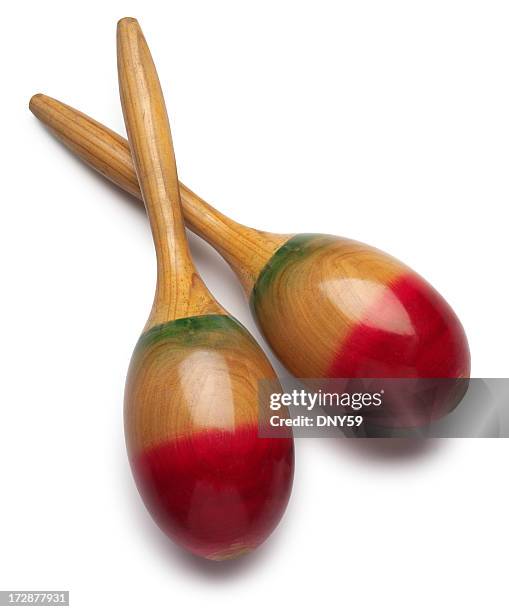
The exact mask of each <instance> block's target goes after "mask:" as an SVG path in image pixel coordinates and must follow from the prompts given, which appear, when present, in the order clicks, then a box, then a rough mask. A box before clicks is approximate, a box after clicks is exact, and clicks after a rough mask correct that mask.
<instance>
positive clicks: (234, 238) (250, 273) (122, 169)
mask: <svg viewBox="0 0 509 612" xmlns="http://www.w3.org/2000/svg"><path fill="white" fill-rule="evenodd" d="M30 110H31V111H32V113H33V114H34V115H35V116H36V117H37V118H38V119H39V120H40V121H42V123H44V124H45V125H46V126H48V127H49V128H50V130H51V131H52V132H53V133H54V134H55V136H56V137H57V138H58V139H59V140H60V141H61V142H63V144H65V146H66V147H68V148H69V149H70V150H71V151H72V152H73V153H75V154H76V155H77V156H78V157H79V158H80V159H82V160H83V161H84V162H85V163H86V164H88V165H89V166H91V167H92V168H94V169H95V170H97V171H98V172H99V173H100V174H102V175H103V176H104V177H105V178H107V179H109V180H110V181H112V182H113V183H115V185H117V186H119V187H121V188H122V189H124V191H127V192H128V193H130V194H131V195H133V196H135V197H136V198H138V199H140V200H141V199H142V196H141V191H140V187H139V184H138V178H137V176H136V171H135V169H134V165H133V161H132V158H131V151H130V149H129V143H128V142H127V140H126V139H125V138H122V136H120V135H119V134H116V133H115V132H114V131H112V130H110V129H109V128H107V127H106V126H104V125H102V124H101V123H99V122H98V121H95V120H94V119H92V118H91V117H89V116H88V115H85V114H84V113H82V112H80V111H78V110H76V109H75V108H72V107H71V106H68V105H67V104H64V103H63V102H60V101H58V100H55V99H54V98H51V97H49V96H46V95H44V94H36V95H34V96H33V97H32V98H31V100H30ZM179 185H180V197H181V204H182V210H183V213H184V219H185V222H186V225H187V227H188V228H189V229H190V230H191V231H193V232H194V233H195V234H198V236H201V237H202V238H204V239H205V240H206V241H207V242H209V243H210V244H211V245H212V246H213V247H214V248H215V249H216V250H218V251H219V252H220V253H221V254H222V255H223V257H224V258H225V259H226V260H227V261H228V262H229V263H230V265H231V266H232V267H233V268H234V270H235V272H236V274H237V275H238V277H239V279H240V281H241V283H242V285H243V287H244V289H245V291H246V293H247V294H248V295H249V294H250V292H251V289H252V287H253V284H254V282H255V280H256V278H258V275H259V272H260V270H261V269H262V268H263V267H264V266H265V264H266V262H267V261H268V259H269V258H270V257H271V256H272V254H273V253H274V252H275V251H276V250H277V249H278V248H279V247H280V246H281V245H282V244H284V243H285V242H286V241H287V240H288V238H289V237H290V236H289V235H282V234H272V233H268V232H262V231H259V230H256V229H253V228H250V227H246V226H245V225H241V224H240V223H236V222H235V221H233V220H232V219H229V218H228V217H226V216H225V215H223V214H221V213H220V212H219V211H218V210H216V209H215V208H213V207H212V206H210V204H208V203H207V202H205V201H204V200H202V199H201V198H200V197H199V196H197V195H196V194H195V193H193V192H192V191H191V190H190V189H189V188H188V187H186V186H185V185H184V184H183V183H179Z"/></svg>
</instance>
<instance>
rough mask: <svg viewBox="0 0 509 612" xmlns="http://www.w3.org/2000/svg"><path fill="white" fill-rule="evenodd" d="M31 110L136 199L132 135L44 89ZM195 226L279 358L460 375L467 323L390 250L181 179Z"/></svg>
mask: <svg viewBox="0 0 509 612" xmlns="http://www.w3.org/2000/svg"><path fill="white" fill-rule="evenodd" d="M30 108H31V110H32V112H33V113H34V114H35V115H36V116H37V117H38V118H39V119H41V121H43V122H44V123H45V124H46V125H48V126H49V127H50V128H51V130H52V131H53V132H54V133H55V134H56V136H57V137H58V138H59V139H60V140H62V141H63V142H64V144H66V145H67V146H68V147H69V148H70V149H71V150H73V151H74V152H75V153H76V154H77V155H78V156H79V157H81V158H82V159H83V160H84V161H85V162H86V163H88V164H89V165H90V166H92V167H93V168H95V169H96V170H98V171H99V172H100V173H101V174H103V175H104V176H105V177H107V178H108V179H110V180H111V181H113V182H114V183H116V184H117V185H119V186H120V187H122V188H123V189H125V190H126V191H128V192H129V193H131V194H134V195H135V196H137V197H140V191H139V187H138V184H137V181H136V175H135V173H134V170H133V166H132V162H131V161H130V154H129V147H128V144H127V142H126V141H125V140H124V139H123V138H122V137H120V136H119V135H117V134H115V133H114V132H112V131H111V130H109V129H108V128H106V127H104V126H103V125H101V124H99V123H97V122H96V121H94V120H93V119H91V118H90V117H87V116H86V115H84V114H82V113H80V112H79V111H76V110H74V109H72V108H71V107H69V106H67V105H64V104H62V103H60V102H58V101H56V100H53V99H51V98H48V97H47V96H43V95H42V94H38V95H36V96H34V97H33V98H32V100H31V101H30ZM180 192H181V195H182V204H183V212H184V217H185V220H186V223H187V225H188V226H189V228H190V229H191V230H192V231H193V232H195V233H197V234H198V235H199V236H201V237H202V238H204V239H205V240H206V241H207V242H209V243H210V244H211V245H212V246H214V247H215V248H216V249H217V250H218V251H219V252H220V253H221V255H222V256H223V257H224V259H225V260H226V261H227V262H228V263H229V265H230V266H231V267H232V269H233V270H234V272H235V273H236V274H237V276H238V278H239V279H240V281H241V283H242V286H243V288H244V291H245V293H246V295H247V297H248V299H249V300H250V304H251V307H252V311H253V314H254V316H255V319H256V320H257V322H258V325H259V327H260V328H261V330H262V332H263V334H264V335H265V337H266V339H267V341H268V342H269V344H270V345H271V347H272V348H273V350H274V351H275V353H276V354H277V356H278V357H279V359H280V361H281V362H282V363H283V364H284V365H285V366H286V367H287V368H288V370H290V372H292V373H293V374H294V375H295V376H297V377H300V378H313V379H320V378H351V377H356V378H360V377H362V378H462V377H468V376H469V373H470V353H469V348H468V342H467V339H466V336H465V333H464V331H463V327H462V326H461V323H460V322H459V320H458V318H457V317H456V315H455V313H454V312H453V310H452V309H451V307H450V306H449V305H448V304H447V302H446V301H445V300H444V299H443V298H442V297H441V296H440V294H439V293H438V292H437V291H436V290H435V289H434V288H433V287H431V286H430V285H429V284H428V283H427V282H426V281H425V280H424V279H422V278H421V277H420V276H419V275H417V274H416V273H415V272H413V271H412V270H411V269H410V268H408V267H407V266H405V265H404V264H403V263H401V262H399V261H398V260H396V259H394V258H393V257H391V256H389V255H387V254H385V253H383V252H381V251H379V250H377V249H375V248H373V247H370V246H367V245H365V244H362V243H359V242H355V241H353V240H349V239H346V238H340V237H336V236H330V235H320V234H298V235H280V234H271V233H267V232H261V231H258V230H255V229H252V228H248V227H246V226H244V225H240V224H238V223H235V222H234V221H232V220H231V219H229V218H227V217H225V216H224V215H222V214H221V213H220V212H218V211H217V210H215V209H214V208H212V207H211V206H210V205H208V204H207V203H206V202H204V201H203V200H202V199H200V198H199V197H198V196H197V195H195V194H194V193H193V192H191V191H190V190H189V189H187V188H186V187H185V186H183V185H181V187H180Z"/></svg>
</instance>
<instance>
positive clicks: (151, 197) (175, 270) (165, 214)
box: [117, 19, 225, 329]
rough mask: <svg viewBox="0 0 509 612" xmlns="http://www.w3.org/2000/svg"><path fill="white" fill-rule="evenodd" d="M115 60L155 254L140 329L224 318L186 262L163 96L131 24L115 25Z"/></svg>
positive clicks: (128, 21) (140, 38)
mask: <svg viewBox="0 0 509 612" xmlns="http://www.w3.org/2000/svg"><path fill="white" fill-rule="evenodd" d="M117 55H118V77H119V87H120V99H121V101H122V109H123V112H124V119H125V124H126V128H127V133H128V135H129V142H130V145H131V146H130V148H131V151H132V154H133V158H134V166H135V169H136V174H137V176H138V181H139V183H140V186H141V192H142V194H143V201H144V202H145V208H146V209H147V213H148V217H149V220H150V227H151V229H152V235H153V238H154V244H155V249H156V255H157V287H156V294H155V298H154V304H153V308H152V312H151V314H150V317H149V320H148V322H147V326H146V329H150V327H153V326H154V325H159V324H161V323H166V322H167V321H172V320H174V319H178V318H180V317H187V316H192V315H204V314H212V313H224V312H225V311H224V310H223V309H222V308H221V307H220V306H219V305H218V304H217V302H216V301H215V300H214V298H213V297H212V296H211V294H210V292H209V291H208V289H207V288H206V286H205V284H204V283H203V281H202V280H201V278H200V276H199V275H198V273H197V272H196V270H195V267H194V265H193V263H192V261H191V256H190V254H189V247H188V244H187V239H186V235H185V230H184V223H183V220H182V211H181V204H180V193H179V185H178V177H177V168H176V164H175V155H174V152H173V143H172V139H171V132H170V126H169V122H168V116H167V113H166V107H165V103H164V98H163V93H162V91H161V86H160V84H159V78H158V76H157V72H156V69H155V66H154V62H153V60H152V56H151V55H150V51H149V49H148V46H147V43H146V41H145V38H144V36H143V33H142V32H141V29H140V28H139V25H138V23H137V22H136V20H134V19H124V20H122V21H120V22H119V26H118V29H117Z"/></svg>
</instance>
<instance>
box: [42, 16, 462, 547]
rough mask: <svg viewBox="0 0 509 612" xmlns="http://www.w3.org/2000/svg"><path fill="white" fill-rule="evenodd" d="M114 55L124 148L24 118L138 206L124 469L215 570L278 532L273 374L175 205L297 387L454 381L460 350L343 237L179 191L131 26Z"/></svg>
mask: <svg viewBox="0 0 509 612" xmlns="http://www.w3.org/2000/svg"><path fill="white" fill-rule="evenodd" d="M117 52H118V72H119V85H120V93H121V99H122V108H123V112H124V119H125V123H126V127H127V132H128V136H129V143H127V142H126V141H125V140H124V139H123V138H121V137H120V136H118V135H117V134H115V133H114V132H112V131H110V130H109V129H107V128H106V127H104V126H102V125H100V124H99V123H97V122H95V121H94V120H93V119H91V118H89V117H87V116H86V115H83V114H82V113H80V112H78V111H76V110H74V109H72V108H70V107H69V106H66V105H64V104H62V103H60V102H58V101H56V100H54V99H52V98H48V97H46V96H43V95H41V94H38V95H36V96H34V97H33V98H32V99H31V101H30V108H31V110H32V112H33V113H34V114H35V115H36V116H37V117H38V118H39V119H41V121H43V122H44V123H45V124H46V125H48V126H49V127H50V128H51V129H52V131H53V132H54V133H55V134H56V135H57V137H58V138H60V140H62V141H63V142H64V143H65V144H66V145H67V146H68V147H69V148H70V149H71V150H73V151H74V152H75V153H76V154H77V155H78V156H79V157H81V158H82V159H83V160H84V161H85V162H87V163H88V164H89V165H91V166H92V167H93V168H95V169H96V170H98V171H99V172H100V173H101V174H103V175H104V176H106V177H107V178H108V179H110V180H112V181H113V182H114V183H116V184H117V185H119V186H120V187H122V188H124V189H125V190H126V191H128V192H129V193H131V194H133V195H135V196H137V197H139V198H141V197H142V198H143V201H144V203H145V206H146V209H147V213H148V216H149V219H150V225H151V230H152V234H153V238H154V243H155V248H156V255H157V286H156V294H155V298H154V303H153V307H152V311H151V314H150V317H149V319H148V322H147V324H146V326H145V329H144V331H143V334H142V336H141V338H140V340H139V341H138V344H137V346H136V348H135V351H134V354H133V358H132V361H131V365H130V369H129V374H128V379H127V384H126V395H125V428H126V439H127V445H128V451H129V456H130V461H131V465H132V468H133V472H134V474H135V478H136V481H137V485H138V488H139V490H140V492H141V494H142V497H143V499H144V501H145V503H146V505H147V507H148V508H149V510H150V512H151V513H152V515H153V517H154V519H155V520H156V522H157V523H158V524H159V526H160V527H161V528H162V529H163V530H164V531H165V532H166V533H167V534H168V535H169V536H170V537H172V538H173V539H174V540H176V541H177V542H178V543H180V544H181V545H183V546H184V547H186V548H187V549H189V550H191V551H192V552H194V553H195V554H198V555H200V556H204V557H207V558H211V559H224V558H231V557H235V556H237V555H239V554H241V553H243V552H246V551H249V550H251V549H253V548H255V547H256V546H257V545H259V544H260V543H261V542H262V541H263V540H264V539H265V538H266V537H267V536H268V535H269V534H270V533H271V531H272V530H273V529H274V527H275V526H276V525H277V523H278V521H279V519H280V518H281V516H282V514H283V512H284V510H285V507H286V504H287V502H288V498H289V495H290V490H291V484H292V478H293V463H294V451H293V440H292V438H291V436H288V437H283V438H266V439H265V438H260V437H259V436H258V383H259V381H260V380H264V379H265V380H275V379H276V375H275V373H274V370H273V369H272V367H271V365H270V363H269V362H268V360H267V358H266V357H265V355H264V354H263V352H262V350H261V349H260V347H259V346H258V345H257V343H256V342H255V340H254V339H253V338H252V337H251V335H250V334H249V332H247V330H246V329H245V328H244V327H242V325H240V324H239V323H238V322H237V321H236V320H235V319H234V318H232V317H231V316H229V315H228V313H227V312H226V311H225V310H224V309H223V308H222V307H221V306H220V305H219V304H218V303H217V302H216V300H215V299H214V298H213V296H212V295H211V294H210V292H209V291H208V289H207V288H206V286H205V285H204V283H203V281H202V280H201V278H200V277H199V275H198V274H197V272H196V270H195V268H194V265H193V263H192V260H191V257H190V254H189V250H188V246H187V242H186V237H185V230H184V225H183V220H182V212H181V204H182V210H183V213H184V218H185V221H186V223H187V225H188V227H189V228H190V229H191V230H192V231H194V232H195V233H197V234H198V235H199V236H201V237H203V238H204V239H205V240H207V241H208V242H209V243H210V244H212V245H213V246H214V247H215V248H216V249H217V250H218V251H219V252H220V253H221V255H222V256H223V257H224V258H225V259H226V261H227V262H228V263H229V264H230V266H231V267H232V269H233V270H234V272H235V273H236V274H237V276H238V278H239V280H240V282H241V283H242V286H243V288H244V290H245V293H246V295H247V297H248V299H249V300H250V304H251V308H252V312H253V315H254V317H255V319H256V320H257V323H258V325H259V326H260V328H261V330H262V332H263V334H264V336H265V337H266V339H267V341H268V342H269V344H270V345H271V347H272V348H273V349H274V351H275V353H276V354H277V356H278V357H279V359H280V360H281V362H282V363H283V364H284V365H285V366H286V367H287V368H288V370H289V371H290V372H292V373H293V374H294V375H296V376H298V377H300V378H313V379H320V378H330V379H333V378H355V377H362V378H461V377H468V375H469V370H470V357H469V350H468V344H467V341H466V338H465V334H464V332H463V329H462V327H461V324H460V322H459V321H458V319H457V317H456V316H455V314H454V312H453V311H452V310H451V308H450V307H449V306H448V304H447V303H446V302H445V301H444V300H443V299H442V298H441V297H440V295H439V294H438V293H437V292H436V291H435V290H434V289H433V288H432V287H431V286H430V285H428V284H427V283H426V282H425V281H424V280H423V279H422V278H420V277H419V276H418V275H416V274H415V273H414V272H412V271H411V270H410V269H409V268H407V267H406V266H404V265H403V264H402V263H400V262H399V261H397V260H395V259H393V258H392V257H390V256H388V255H386V254H384V253H382V252H380V251H378V250H376V249H374V248H372V247H369V246H366V245H364V244H361V243H358V242H354V241H352V240H348V239H344V238H337V237H334V236H329V235H318V234H299V235H279V234H271V233H267V232H261V231H258V230H255V229H251V228H248V227H245V226H243V225H240V224H238V223H235V222H233V221H232V220H230V219H228V218H227V217H225V216H224V215H222V214H221V213H219V212H218V211H217V210H215V209H214V208H212V207H211V206H209V205H208V204H207V203H206V202H204V201H203V200H201V199H200V198H199V197H198V196H196V195H195V194H194V193H192V192H191V191H190V190H189V189H187V188H186V187H185V186H183V185H179V183H178V178H177V172H176V166H175V158H174V152H173V146H172V141H171V134H170V129H169V124H168V119H167V114H166V109H165V105H164V99H163V95H162V92H161V89H160V84H159V81H158V77H157V73H156V69H155V66H154V64H153V61H152V58H151V56H150V51H149V49H148V47H147V44H146V42H145V39H144V37H143V34H142V32H141V30H140V27H139V25H138V23H137V22H136V20H134V19H123V20H121V21H120V22H119V25H118V30H117ZM131 155H132V157H131ZM415 424H416V423H413V422H411V419H410V421H409V422H408V423H402V425H415Z"/></svg>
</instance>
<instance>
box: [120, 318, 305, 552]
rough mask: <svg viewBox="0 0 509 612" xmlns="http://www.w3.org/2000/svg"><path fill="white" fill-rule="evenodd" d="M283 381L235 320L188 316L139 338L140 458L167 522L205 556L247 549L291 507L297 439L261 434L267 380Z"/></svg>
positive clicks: (132, 438) (142, 474) (131, 407)
mask: <svg viewBox="0 0 509 612" xmlns="http://www.w3.org/2000/svg"><path fill="white" fill-rule="evenodd" d="M274 377H275V374H274V371H273V369H272V367H271V366H270V364H269V362H268V361H267V359H266V358H265V356H264V354H263V353H262V351H261V350H260V348H259V346H258V345H257V344H256V342H255V341H254V339H253V338H252V337H251V336H250V334H249V333H248V332H247V331H246V330H245V329H244V328H243V327H242V326H241V325H240V324H239V323H237V322H236V321H235V320H234V319H232V318H231V317H228V316H224V315H209V316H202V317H191V318H188V319H179V320H177V321H173V322H171V323H167V324H165V325H160V326H157V327H154V328H152V329H151V330H150V331H148V332H147V333H145V334H144V335H143V336H142V337H141V338H140V340H139V342H138V345H137V347H136V350H135V352H134V356H133V359H132V361H131V365H130V368H129V375H128V379H127V386H126V403H125V427H126V439H127V445H128V451H129V457H130V462H131V465H132V469H133V473H134V475H135V478H136V482H137V485H138V488H139V490H140V492H141V494H142V496H143V499H144V501H145V503H146V505H147V507H148V509H149V510H150V512H151V514H152V515H153V516H154V517H155V519H156V521H157V523H158V524H159V526H160V527H161V528H162V529H163V531H165V532H166V533H167V534H168V535H170V536H171V537H172V538H173V539H174V540H176V541H177V542H179V543H180V544H181V545H182V546H184V547H186V548H188V549H190V550H191V551H192V552H194V553H195V554H198V555H200V556H204V557H207V558H209V559H214V560H221V559H226V558H231V557H236V556H238V555H240V554H243V553H246V552H248V551H250V550H252V549H254V548H256V547H257V546H258V545H260V544H261V543H262V542H263V541H264V540H265V539H266V538H267V536H268V535H269V534H270V532H271V531H272V530H273V528H274V527H275V525H276V524H277V523H278V522H279V520H280V519H281V516H282V515H283V513H284V510H285V508H286V505H287V503H288V499H289V496H290V491H291V485H292V480H293V469H294V455H293V440H292V439H291V437H287V438H281V439H263V438H260V437H259V435H258V410H259V408H258V385H259V383H260V381H262V380H265V379H267V380H270V381H273V380H274ZM273 384H275V383H273ZM276 388H277V389H278V390H279V391H280V390H281V388H280V387H279V386H278V385H276Z"/></svg>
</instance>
